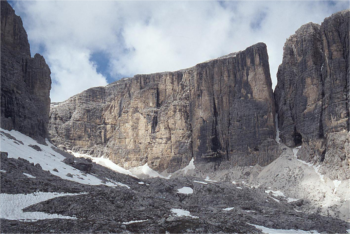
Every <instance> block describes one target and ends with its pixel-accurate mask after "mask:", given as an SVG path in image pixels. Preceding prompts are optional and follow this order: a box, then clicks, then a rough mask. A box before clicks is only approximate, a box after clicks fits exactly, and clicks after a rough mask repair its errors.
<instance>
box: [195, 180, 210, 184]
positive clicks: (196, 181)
mask: <svg viewBox="0 0 350 234" xmlns="http://www.w3.org/2000/svg"><path fill="white" fill-rule="evenodd" d="M193 182H195V183H198V184H208V183H206V182H203V181H198V180H194V181H193Z"/></svg>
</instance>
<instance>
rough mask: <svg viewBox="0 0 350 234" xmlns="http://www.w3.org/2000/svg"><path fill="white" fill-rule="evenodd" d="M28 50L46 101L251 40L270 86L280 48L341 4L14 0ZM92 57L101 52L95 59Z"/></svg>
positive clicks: (342, 5)
mask: <svg viewBox="0 0 350 234" xmlns="http://www.w3.org/2000/svg"><path fill="white" fill-rule="evenodd" d="M12 5H13V6H14V8H15V10H16V14H18V15H20V16H21V17H22V19H23V22H24V26H25V28H26V30H27V33H28V38H29V41H30V44H31V51H32V53H33V54H34V53H41V54H43V55H44V57H45V59H46V61H47V63H48V64H49V66H50V68H51V72H52V74H51V77H52V80H53V84H52V91H51V99H52V101H63V100H65V99H67V98H69V97H70V96H72V95H75V94H77V93H79V92H82V91H83V90H85V89H88V88H90V87H94V86H103V85H106V84H107V83H110V82H113V81H114V80H117V79H120V78H122V77H130V76H133V75H135V74H147V73H154V72H162V71H175V70H179V69H183V68H187V67H191V66H193V65H195V64H197V63H200V62H203V61H206V60H209V59H213V58H217V57H220V56H222V55H225V54H229V53H232V52H236V51H239V50H244V49H245V48H246V47H249V46H251V45H253V44H255V43H258V42H264V43H266V44H267V47H268V53H269V60H270V70H271V78H272V81H273V86H275V85H276V83H277V80H276V73H277V69H278V65H279V64H280V63H281V62H282V53H283V45H284V43H285V41H286V39H287V38H288V37H289V36H290V35H292V34H293V33H294V32H295V31H296V30H297V29H298V28H299V27H300V26H301V25H303V24H305V23H308V22H314V23H321V22H322V21H323V19H324V18H325V17H327V16H329V15H331V14H332V13H335V12H337V11H340V10H343V9H346V8H348V7H349V6H348V2H347V1H304V2H302V1H296V2H289V1H288V2H287V1H280V2H272V1H256V2H243V1H227V2H218V1H167V2H165V1H163V2H162V1H129V2H126V1H18V2H12ZM97 54H103V55H104V56H103V57H102V59H101V58H100V59H97V57H96V55H97Z"/></svg>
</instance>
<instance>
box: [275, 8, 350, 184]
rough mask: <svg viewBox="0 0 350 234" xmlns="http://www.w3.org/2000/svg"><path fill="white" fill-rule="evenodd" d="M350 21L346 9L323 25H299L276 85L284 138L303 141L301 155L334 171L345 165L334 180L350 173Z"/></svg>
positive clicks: (292, 142) (297, 142)
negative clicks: (347, 147)
mask: <svg viewBox="0 0 350 234" xmlns="http://www.w3.org/2000/svg"><path fill="white" fill-rule="evenodd" d="M349 25H350V10H345V11H342V12H338V13H335V14H333V15H332V16H330V17H328V18H326V19H325V20H324V22H323V23H322V24H321V25H317V24H314V23H309V24H306V25H304V26H302V27H301V28H300V29H298V30H297V31H296V33H295V34H294V35H292V36H291V37H290V38H289V39H288V40H287V42H286V43H285V46H284V52H283V62H282V64H281V65H280V67H279V69H278V73H277V78H278V83H277V86H276V89H275V100H276V109H277V113H278V120H279V130H280V138H281V140H282V142H283V143H285V144H286V145H287V146H290V147H294V146H298V145H301V144H302V145H303V147H302V150H301V151H300V153H299V155H298V157H299V158H301V159H304V160H307V161H311V162H319V163H323V164H324V165H328V166H329V167H330V168H329V169H330V171H337V169H339V168H340V167H343V168H345V170H346V171H344V170H340V171H339V173H338V174H334V173H333V175H330V177H331V178H332V179H336V178H350V169H349V162H350V158H349V154H348V152H346V150H345V145H346V144H347V143H346V141H345V140H344V139H346V138H347V136H346V134H347V133H348V132H349V121H350V118H349V112H350V111H349V107H350V106H349V102H350V98H349V97H350V95H349V94H350V91H349V90H350V89H349V83H350V82H349V81H350V80H349V79H350V69H349V62H350V61H349V31H350V30H349V28H350V26H349ZM335 135H336V136H335ZM337 138H339V140H337ZM336 142H338V143H336ZM334 144H335V145H337V146H336V147H335V146H334ZM335 148H336V149H335ZM329 151H330V152H329ZM335 152H336V153H335ZM336 158H339V159H340V160H336ZM336 161H337V162H336ZM344 166H345V167H344Z"/></svg>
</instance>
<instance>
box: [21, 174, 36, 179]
mask: <svg viewBox="0 0 350 234" xmlns="http://www.w3.org/2000/svg"><path fill="white" fill-rule="evenodd" d="M23 175H25V176H27V177H28V178H32V179H35V178H36V177H35V176H32V175H30V174H27V173H23Z"/></svg>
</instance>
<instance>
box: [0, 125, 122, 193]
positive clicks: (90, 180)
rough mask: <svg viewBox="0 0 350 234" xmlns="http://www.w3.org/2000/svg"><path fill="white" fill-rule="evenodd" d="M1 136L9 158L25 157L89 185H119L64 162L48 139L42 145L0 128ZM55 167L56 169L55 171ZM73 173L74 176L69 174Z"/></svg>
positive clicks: (24, 136) (2, 144)
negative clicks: (33, 146)
mask: <svg viewBox="0 0 350 234" xmlns="http://www.w3.org/2000/svg"><path fill="white" fill-rule="evenodd" d="M0 131H2V132H0V136H1V147H0V148H1V151H4V152H8V157H9V158H15V159H18V158H23V159H26V160H28V161H29V162H30V163H34V164H37V163H38V164H40V166H41V167H42V169H43V170H47V171H50V173H51V174H53V175H55V176H58V177H60V178H62V179H64V180H70V181H74V182H77V183H80V184H89V185H102V184H103V185H107V186H112V187H114V186H118V184H116V183H114V182H111V181H109V182H106V183H104V182H103V181H101V180H100V179H99V178H97V177H95V176H93V175H90V174H85V173H82V172H81V171H80V170H78V169H75V168H74V167H72V166H70V165H67V164H65V163H64V162H63V160H64V159H65V157H64V156H63V155H61V154H59V153H57V152H56V151H54V150H53V149H52V147H55V146H54V145H52V144H51V143H50V142H49V141H48V140H46V144H47V145H41V144H39V143H38V142H36V141H35V140H34V139H32V138H30V137H28V136H26V135H24V134H22V133H20V132H18V131H15V130H11V131H7V130H4V129H1V128H0ZM4 133H7V134H9V135H11V136H12V137H14V138H15V139H16V140H15V139H10V138H8V137H7V136H6V135H5V134H4ZM29 145H37V146H39V147H40V149H41V151H37V150H35V149H34V148H32V147H30V146H29ZM54 169H56V170H57V171H56V170H55V171H54ZM68 174H71V175H72V176H73V177H70V176H67V175H68Z"/></svg>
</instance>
